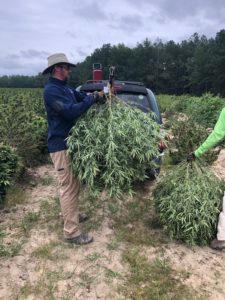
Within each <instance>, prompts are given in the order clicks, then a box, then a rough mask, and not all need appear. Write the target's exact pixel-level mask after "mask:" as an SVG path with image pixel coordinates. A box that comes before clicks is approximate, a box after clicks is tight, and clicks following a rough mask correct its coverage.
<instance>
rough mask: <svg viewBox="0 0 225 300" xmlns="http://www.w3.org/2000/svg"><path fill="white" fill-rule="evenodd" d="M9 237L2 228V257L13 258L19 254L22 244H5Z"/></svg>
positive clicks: (0, 241)
mask: <svg viewBox="0 0 225 300" xmlns="http://www.w3.org/2000/svg"><path fill="white" fill-rule="evenodd" d="M6 236H7V234H6V232H5V231H4V230H3V229H1V228H0V257H13V256H16V255H17V254H19V252H20V250H21V247H22V244H21V243H19V242H14V243H12V244H9V243H7V244H6V243H5V242H4V238H5V237H6Z"/></svg>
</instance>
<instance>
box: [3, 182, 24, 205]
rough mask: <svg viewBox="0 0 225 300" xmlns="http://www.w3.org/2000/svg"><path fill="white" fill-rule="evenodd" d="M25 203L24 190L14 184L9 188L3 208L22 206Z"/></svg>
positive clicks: (19, 185) (21, 186)
mask: <svg viewBox="0 0 225 300" xmlns="http://www.w3.org/2000/svg"><path fill="white" fill-rule="evenodd" d="M26 201H27V195H26V189H25V187H24V186H23V185H21V184H19V183H14V184H13V185H12V186H10V187H9V189H8V190H7V193H6V198H5V203H4V206H5V207H8V208H10V207H15V206H16V205H17V204H22V203H24V202H26Z"/></svg>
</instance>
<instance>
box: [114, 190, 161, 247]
mask: <svg viewBox="0 0 225 300" xmlns="http://www.w3.org/2000/svg"><path fill="white" fill-rule="evenodd" d="M139 188H140V187H139ZM114 205H115V202H114ZM110 206H111V207H112V205H110ZM117 206H118V207H119V210H118V211H117V212H115V210H113V211H112V210H111V211H110V218H112V219H113V221H114V224H113V228H114V230H115V232H116V238H117V240H118V242H119V241H120V242H121V241H123V242H128V243H130V244H133V245H148V246H156V245H158V244H160V243H162V242H165V241H166V237H165V236H164V235H163V233H159V231H158V229H156V228H154V227H153V226H151V221H150V220H152V219H153V217H154V216H155V214H154V210H153V204H152V200H151V198H150V197H149V196H148V194H146V195H144V196H143V195H142V196H140V195H139V194H137V195H136V196H134V197H133V198H128V199H123V201H120V203H117ZM111 246H112V245H111ZM109 247H110V246H109Z"/></svg>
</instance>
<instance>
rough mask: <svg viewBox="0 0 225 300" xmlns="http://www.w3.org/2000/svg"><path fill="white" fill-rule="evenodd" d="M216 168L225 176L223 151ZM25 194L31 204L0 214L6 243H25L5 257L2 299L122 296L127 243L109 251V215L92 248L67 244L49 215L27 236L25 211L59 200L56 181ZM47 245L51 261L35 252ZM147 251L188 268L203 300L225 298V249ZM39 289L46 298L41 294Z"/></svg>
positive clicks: (0, 262) (42, 172)
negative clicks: (48, 219) (48, 220)
mask: <svg viewBox="0 0 225 300" xmlns="http://www.w3.org/2000/svg"><path fill="white" fill-rule="evenodd" d="M213 170H214V171H215V172H216V173H217V174H218V175H219V176H220V177H221V178H223V179H224V180H225V150H222V151H221V153H220V155H219V158H218V161H217V162H215V163H214V165H213ZM32 175H33V176H34V178H35V180H36V181H37V182H39V180H40V179H41V178H43V177H46V176H54V175H55V174H54V170H53V168H52V166H51V165H46V166H43V167H40V168H37V169H36V170H32ZM26 193H27V199H28V200H27V201H26V203H24V204H20V205H17V206H16V207H14V208H13V209H10V211H7V212H1V213H0V220H1V225H2V226H3V227H4V229H5V230H6V232H7V237H6V241H7V243H8V244H9V245H10V243H12V242H13V241H14V242H15V240H16V241H19V242H22V249H21V250H20V252H19V255H17V256H14V257H6V258H1V259H0V278H1V281H0V299H2V300H10V299H28V300H34V299H35V300H36V299H81V300H82V299H83V300H84V299H85V300H88V299H91V300H95V299H123V297H122V295H121V294H119V292H118V287H119V286H120V284H122V283H123V278H125V277H126V273H127V272H128V270H127V269H126V267H125V266H124V265H123V263H122V260H121V253H122V250H123V249H124V245H123V244H122V243H121V244H120V245H119V247H118V248H116V249H114V250H112V249H109V247H108V245H109V244H110V243H112V241H113V239H114V238H115V234H114V232H113V229H112V228H111V226H110V222H109V220H107V218H106V219H104V221H103V223H102V225H101V226H100V228H98V229H97V230H96V231H94V232H93V235H94V239H95V240H94V243H92V244H90V245H87V246H82V247H77V246H75V247H74V246H69V245H67V244H65V243H64V242H63V241H62V239H61V238H62V236H61V233H60V230H58V229H57V228H59V229H60V220H53V221H52V224H48V225H46V224H45V222H44V220H45V219H43V220H42V219H41V221H38V222H37V224H35V226H33V228H32V229H31V231H30V232H29V235H28V236H25V237H24V236H23V235H22V234H21V229H20V226H19V225H18V224H20V223H21V220H22V219H23V217H24V215H25V214H26V212H38V211H39V210H40V205H41V203H42V202H43V201H48V202H49V203H52V202H53V201H56V199H55V198H56V197H57V188H56V183H55V182H53V183H51V184H50V185H43V184H40V183H38V184H36V185H34V186H33V187H30V188H29V189H27V191H26ZM51 225H52V226H51ZM44 245H54V247H52V248H51V251H50V254H51V256H49V257H48V259H43V258H42V257H40V256H37V255H35V251H37V249H40V247H43V246H44ZM143 253H145V255H147V256H149V257H150V258H151V257H152V258H154V257H158V256H159V255H161V256H162V257H164V258H165V259H166V260H167V261H168V262H169V263H170V265H171V266H172V268H173V269H176V270H178V271H184V272H186V273H187V274H188V276H187V279H186V280H185V284H186V285H188V286H190V287H192V288H194V289H195V290H197V291H198V290H199V293H200V294H201V295H204V294H205V295H207V296H205V298H204V299H210V300H220V299H221V300H222V299H225V285H224V281H225V252H223V251H219V252H218V251H214V250H212V249H210V248H209V247H201V248H200V247H187V246H185V245H182V244H179V243H175V242H171V243H168V244H163V245H161V246H154V247H150V246H149V247H143ZM112 275H113V276H112ZM114 275H115V276H114ZM40 290H42V292H43V294H44V296H43V295H42V296H40V297H39V296H37V295H39V294H40Z"/></svg>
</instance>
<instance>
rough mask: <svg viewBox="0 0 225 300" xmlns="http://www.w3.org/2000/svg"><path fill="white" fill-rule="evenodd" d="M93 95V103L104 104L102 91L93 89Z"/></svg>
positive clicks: (104, 99) (104, 97)
mask: <svg viewBox="0 0 225 300" xmlns="http://www.w3.org/2000/svg"><path fill="white" fill-rule="evenodd" d="M93 97H94V100H95V103H100V104H104V103H105V102H106V95H105V94H104V93H103V92H97V91H95V92H94V93H93Z"/></svg>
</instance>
